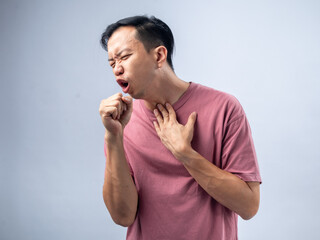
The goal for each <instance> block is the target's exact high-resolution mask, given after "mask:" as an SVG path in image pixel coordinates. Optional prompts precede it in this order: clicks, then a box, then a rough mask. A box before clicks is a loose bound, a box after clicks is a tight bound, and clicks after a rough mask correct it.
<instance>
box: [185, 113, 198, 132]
mask: <svg viewBox="0 0 320 240" xmlns="http://www.w3.org/2000/svg"><path fill="white" fill-rule="evenodd" d="M196 119H197V113H196V112H193V113H191V114H190V116H189V118H188V122H187V123H186V125H185V126H186V127H187V128H188V129H193V127H194V124H195V122H196Z"/></svg>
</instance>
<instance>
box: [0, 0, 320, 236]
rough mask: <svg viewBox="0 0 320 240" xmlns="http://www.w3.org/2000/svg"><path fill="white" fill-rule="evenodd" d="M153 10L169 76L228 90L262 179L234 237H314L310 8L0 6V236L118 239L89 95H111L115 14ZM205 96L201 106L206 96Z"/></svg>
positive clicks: (316, 10)
mask: <svg viewBox="0 0 320 240" xmlns="http://www.w3.org/2000/svg"><path fill="white" fill-rule="evenodd" d="M136 14H149V15H155V16H156V17H159V18H160V19H162V20H164V21H165V22H166V23H167V24H168V25H169V26H170V27H171V28H172V31H173V33H174V35H175V39H176V51H175V54H174V58H173V61H174V66H175V69H176V73H177V75H178V76H179V77H181V78H182V79H184V80H186V81H194V82H198V83H201V84H204V85H207V86H210V87H213V88H216V89H219V90H222V91H225V92H229V93H231V94H233V95H235V96H236V97H237V98H238V99H239V100H240V102H241V103H242V105H243V107H244V109H245V111H246V113H247V116H248V119H249V122H250V124H251V128H252V132H253V138H254V141H255V145H256V150H257V154H258V158H259V164H260V168H261V174H262V178H263V184H262V185H261V205H260V210H259V212H258V214H257V215H256V216H255V217H254V218H253V219H252V220H250V221H243V220H241V219H240V218H239V238H240V239H255V240H256V239H262V240H264V239H265V240H270V239H319V238H320V234H319V229H320V221H319V214H320V209H319V202H320V198H319V196H320V184H319V180H320V178H319V175H318V173H319V169H320V163H319V162H320V154H319V147H320V144H319V143H320V142H319V135H320V128H319V122H320V106H319V93H320V91H319V90H320V83H319V82H320V81H319V80H320V57H319V56H320V27H319V25H320V2H319V1H311V0H297V1H294V0H270V1H267V0H261V1H257V0H251V1H247V0H244V1H237V0H234V1H225V0H224V1H222V0H220V1H209V0H208V1H169V0H165V1H160V0H152V1H147V0H143V1H142V0H140V1H137V0H136V1H130V0H123V1H89V0H88V1H68V0H59V1H40V0H38V1H36V0H28V1H22V0H21V1H17V0H13V1H12V0H11V1H10V0H7V1H4V0H2V1H1V3H0V27H1V29H0V36H1V37H0V42H1V44H0V55H1V60H0V68H1V69H0V77H1V83H0V84H1V85H0V87H1V92H0V94H1V95H0V98H1V99H0V100H1V101H0V104H1V112H0V114H1V120H0V121H1V122H0V123H1V124H0V131H1V142H0V144H1V145H0V146H1V153H0V160H1V162H0V174H1V175H0V187H1V195H0V196H1V198H0V201H1V202H0V203H1V204H0V239H1V240H2V239H3V240H11V239H12V240H13V239H14V240H20V239H21V240H29V239H30V240H31V239H32V240H37V239H47V240H51V239H52V240H57V239H63V240H64V239H70V240H73V239H78V240H82V239H124V238H125V233H126V229H125V228H123V227H120V226H117V225H115V224H114V223H113V222H112V220H111V218H110V216H109V214H108V212H107V210H106V208H105V206H104V203H103V199H102V184H103V178H104V167H105V159H104V154H103V136H104V128H103V126H102V123H101V120H100V116H99V112H98V108H99V104H100V101H101V100H102V99H104V98H107V97H108V96H110V95H112V94H114V93H116V92H118V91H120V88H119V87H118V85H117V84H116V83H115V81H114V77H113V75H112V71H111V69H110V68H109V67H108V63H107V60H106V52H104V51H103V50H102V48H101V47H100V45H99V39H100V35H101V33H102V32H103V31H104V29H105V27H106V26H107V25H108V24H109V23H112V22H114V21H116V20H118V19H120V18H123V17H127V16H131V15H136ZM204 104H205V103H204Z"/></svg>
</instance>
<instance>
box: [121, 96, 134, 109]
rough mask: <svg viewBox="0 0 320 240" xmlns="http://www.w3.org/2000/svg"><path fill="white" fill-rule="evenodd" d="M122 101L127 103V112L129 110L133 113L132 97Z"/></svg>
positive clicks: (123, 98)
mask: <svg viewBox="0 0 320 240" xmlns="http://www.w3.org/2000/svg"><path fill="white" fill-rule="evenodd" d="M121 99H122V101H123V102H124V103H125V108H126V110H129V111H130V112H131V111H132V107H133V99H132V97H131V96H125V97H122V98H121Z"/></svg>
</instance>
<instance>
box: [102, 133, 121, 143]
mask: <svg viewBox="0 0 320 240" xmlns="http://www.w3.org/2000/svg"><path fill="white" fill-rule="evenodd" d="M122 139H123V134H122V132H121V133H118V134H112V133H110V132H108V131H107V130H106V132H105V134H104V140H105V142H106V143H107V144H108V145H112V144H115V145H117V144H118V143H119V142H122Z"/></svg>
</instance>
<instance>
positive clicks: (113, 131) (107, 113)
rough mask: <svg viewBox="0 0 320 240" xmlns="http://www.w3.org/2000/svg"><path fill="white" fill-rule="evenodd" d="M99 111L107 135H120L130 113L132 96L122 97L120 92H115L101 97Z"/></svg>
mask: <svg viewBox="0 0 320 240" xmlns="http://www.w3.org/2000/svg"><path fill="white" fill-rule="evenodd" d="M99 113H100V116H101V120H102V123H103V125H104V127H105V128H106V131H107V134H108V135H109V136H110V135H111V136H118V135H122V133H123V129H124V127H125V126H126V125H127V124H128V122H129V120H130V117H131V114H132V97H130V96H125V97H124V96H122V94H121V93H117V94H115V95H112V96H111V97H109V98H107V99H103V100H102V101H101V103H100V107H99Z"/></svg>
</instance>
